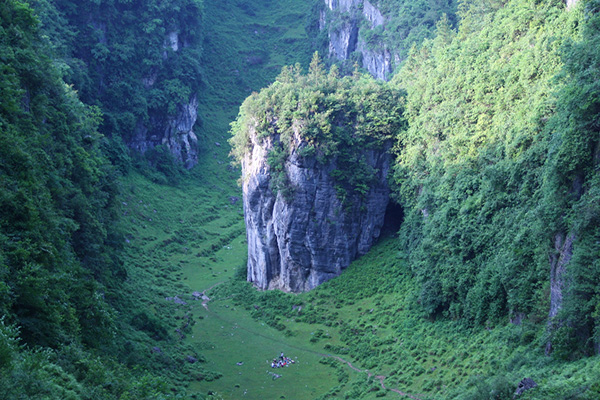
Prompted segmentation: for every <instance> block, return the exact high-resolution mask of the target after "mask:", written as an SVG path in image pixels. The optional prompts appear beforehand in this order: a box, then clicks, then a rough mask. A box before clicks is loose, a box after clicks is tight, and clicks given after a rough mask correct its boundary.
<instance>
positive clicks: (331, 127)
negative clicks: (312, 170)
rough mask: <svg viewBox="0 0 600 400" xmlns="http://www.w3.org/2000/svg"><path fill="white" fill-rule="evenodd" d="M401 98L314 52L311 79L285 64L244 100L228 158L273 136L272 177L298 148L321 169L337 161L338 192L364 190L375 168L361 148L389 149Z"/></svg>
mask: <svg viewBox="0 0 600 400" xmlns="http://www.w3.org/2000/svg"><path fill="white" fill-rule="evenodd" d="M402 96H403V94H402V92H401V91H399V90H396V89H393V88H391V87H389V86H388V85H385V84H383V83H382V82H378V81H376V80H375V79H373V78H372V77H370V76H368V75H366V74H360V73H358V72H356V73H355V74H354V75H352V76H346V77H343V78H340V76H339V73H338V69H337V67H336V66H333V67H331V69H330V70H329V71H327V70H326V68H325V67H324V65H323V64H322V62H321V60H320V58H319V56H318V53H315V55H314V57H313V60H312V62H311V64H310V68H309V71H308V73H307V74H304V73H303V72H302V69H301V68H300V66H299V65H295V66H288V67H284V68H283V69H282V71H281V74H280V75H279V76H278V77H277V79H276V80H275V82H274V83H273V84H271V85H270V86H269V87H267V88H265V89H263V90H261V91H260V92H259V93H253V94H252V95H251V96H250V97H248V98H247V99H246V100H245V101H244V103H243V104H242V106H241V107H240V112H239V115H238V117H237V119H236V120H235V121H234V122H233V123H232V124H231V127H232V129H231V132H232V135H233V137H232V138H231V139H230V143H231V145H232V151H231V155H232V156H233V158H234V159H235V161H237V162H241V161H242V160H243V158H244V156H245V155H246V154H247V152H248V151H249V149H250V146H252V144H251V143H252V141H253V140H255V141H264V140H265V139H266V138H270V139H271V140H273V147H272V148H271V150H270V153H269V155H268V159H269V165H270V167H271V168H272V172H276V173H279V172H280V173H282V174H283V163H284V162H285V161H286V160H287V158H288V157H289V155H290V154H291V152H292V150H297V152H298V154H299V155H300V156H301V157H315V158H316V160H317V161H318V162H320V163H322V164H325V163H327V162H329V161H331V160H334V159H335V160H336V162H337V170H336V171H334V174H333V175H334V178H335V179H336V180H337V181H338V183H339V185H338V186H339V191H338V195H344V194H345V193H346V192H347V191H348V190H351V191H354V192H358V193H364V192H365V191H366V190H368V183H369V181H370V179H371V178H372V176H373V171H369V170H368V169H367V168H365V163H364V161H362V160H361V151H363V150H364V149H365V148H370V147H371V148H372V147H381V146H385V145H389V143H391V140H392V138H394V137H395V135H396V134H397V133H398V132H399V131H400V130H401V129H402V127H403V123H404V120H403V117H402V107H403V97H402ZM294 135H299V137H300V142H298V141H296V142H294ZM294 147H296V148H294ZM274 178H275V180H274V181H275V186H276V187H275V189H284V188H285V183H286V179H285V176H275V177H274Z"/></svg>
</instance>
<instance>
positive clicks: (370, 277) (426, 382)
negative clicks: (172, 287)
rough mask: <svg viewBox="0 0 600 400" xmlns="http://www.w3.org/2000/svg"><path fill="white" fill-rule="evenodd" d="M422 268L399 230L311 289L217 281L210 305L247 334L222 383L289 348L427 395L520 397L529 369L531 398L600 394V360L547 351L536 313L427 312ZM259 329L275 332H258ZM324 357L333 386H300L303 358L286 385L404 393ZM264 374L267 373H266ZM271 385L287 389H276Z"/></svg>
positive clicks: (335, 394)
mask: <svg viewBox="0 0 600 400" xmlns="http://www.w3.org/2000/svg"><path fill="white" fill-rule="evenodd" d="M412 276H413V273H412V271H411V268H410V267H409V264H408V263H407V259H406V254H405V253H404V252H403V251H402V250H401V249H400V247H399V243H398V241H397V239H395V238H391V237H389V238H385V239H383V240H381V241H380V243H379V244H377V245H376V246H375V247H374V248H373V249H372V250H371V252H369V254H367V255H365V256H364V257H362V258H361V259H359V260H357V261H355V262H354V263H353V264H352V265H351V266H350V267H348V269H347V270H346V271H345V272H344V274H342V275H341V276H340V277H338V278H335V279H332V280H331V281H329V282H327V283H325V284H323V285H321V286H319V287H318V288H316V289H315V290H313V291H311V292H310V293H304V294H300V295H293V294H285V293H281V292H257V291H256V290H254V289H253V288H252V286H251V285H250V284H248V283H247V282H244V281H243V280H240V279H238V280H234V281H232V282H231V283H229V284H228V285H221V286H218V287H216V288H214V289H213V290H212V291H210V295H211V297H212V298H213V301H212V302H211V303H210V305H209V306H210V307H211V310H214V311H215V312H218V314H219V316H220V317H222V318H225V321H226V322H223V321H222V322H220V323H218V325H220V326H224V328H223V329H221V331H222V332H223V330H225V332H235V336H236V337H237V338H231V341H232V342H233V343H232V344H231V345H229V346H232V347H231V348H232V349H233V350H232V351H231V352H230V353H227V352H226V353H225V354H226V356H225V358H226V359H227V360H230V361H231V362H230V363H229V364H228V366H227V367H226V368H227V370H230V375H229V376H227V375H228V374H226V373H225V374H224V375H225V376H227V378H225V377H224V378H223V380H222V381H221V380H219V381H217V382H215V384H216V385H220V384H222V383H223V384H225V385H224V388H223V390H224V391H225V390H230V389H231V390H234V389H232V386H233V388H235V387H236V386H235V385H236V384H240V388H242V389H243V388H244V387H245V386H243V385H241V383H242V382H245V379H246V378H242V377H239V376H238V372H239V371H240V370H243V369H241V368H238V367H235V364H234V362H237V361H244V360H246V358H245V357H249V358H248V359H251V360H253V361H252V366H251V367H253V366H256V365H258V366H262V367H263V368H260V369H259V373H262V374H263V375H264V374H265V372H264V370H265V368H264V364H265V360H263V359H261V357H260V356H259V357H252V353H253V352H254V351H255V352H258V353H259V354H260V355H262V356H263V358H265V357H268V356H269V355H270V354H273V355H276V354H278V353H277V352H278V351H281V350H278V349H279V348H282V349H283V350H284V351H285V352H286V354H290V355H296V354H298V355H302V356H303V357H301V358H304V357H307V356H309V355H310V352H317V353H322V354H331V355H338V356H340V357H342V358H343V359H344V360H346V361H350V362H351V363H352V364H353V365H354V366H355V367H357V368H359V369H361V370H364V369H368V370H369V371H370V372H372V373H373V374H375V375H384V376H386V379H385V381H384V382H385V385H386V387H388V388H392V389H399V390H401V391H403V392H405V393H409V394H412V395H416V396H417V397H419V398H421V399H491V398H493V399H506V398H511V397H512V394H513V393H514V390H515V386H516V383H517V382H519V381H520V380H521V379H523V377H531V378H533V379H534V380H535V381H536V382H537V383H538V384H539V388H538V389H536V390H531V391H530V392H526V394H525V395H523V396H522V397H521V398H523V399H552V398H571V397H569V396H572V398H579V399H595V398H597V396H598V395H599V394H600V385H598V379H597V377H598V376H599V374H600V368H599V365H598V363H597V360H596V359H595V358H584V359H582V360H579V361H577V362H565V361H560V360H556V359H553V358H551V357H547V356H545V354H544V350H543V346H541V344H543V340H544V334H545V328H544V326H540V325H535V324H532V323H529V322H527V323H524V324H522V325H512V324H509V325H506V326H504V325H503V326H498V327H495V328H484V327H476V328H471V327H468V326H467V325H466V324H464V323H463V322H462V321H451V320H429V319H426V318H423V314H422V309H421V307H420V306H419V305H418V304H417V303H416V301H415V300H416V299H417V298H418V296H419V287H418V285H417V282H416V281H415V279H414V278H413V277H412ZM241 310H245V313H244V312H242V311H241ZM247 315H251V316H252V317H253V318H254V319H256V321H258V322H262V323H264V324H266V325H268V326H270V327H271V328H263V329H262V330H260V331H259V330H258V329H260V327H259V326H258V325H257V324H254V325H253V324H252V322H249V321H247V318H248V317H247ZM207 318H210V315H209V316H207ZM234 325H237V326H236V328H235V329H240V330H241V329H249V330H250V331H249V332H248V331H246V333H239V334H238V332H239V331H237V330H233V331H232V330H231V328H232V326H234ZM276 331H279V332H280V333H279V334H277V333H276ZM248 333H249V334H248ZM256 333H260V334H262V335H265V336H264V337H255V336H254V335H255V334H256ZM243 340H245V343H244V342H242V341H243ZM282 342H283V343H282ZM227 343H229V342H227ZM249 343H251V344H254V343H259V344H260V346H258V347H257V348H254V347H252V349H253V350H252V351H250V352H248V353H247V352H243V353H241V354H243V356H242V355H241V354H240V353H238V352H239V351H240V349H241V348H243V347H242V346H244V345H247V346H250V344H249ZM288 347H291V349H290V350H288ZM238 358H239V360H238ZM320 362H321V364H322V365H327V366H329V368H330V369H331V371H330V373H331V374H334V375H335V376H336V379H335V380H333V381H330V382H332V383H330V389H329V390H328V391H327V392H326V394H325V393H323V394H322V395H321V396H320V397H319V396H315V395H304V393H305V392H303V391H302V388H301V387H298V388H296V387H297V382H296V380H301V379H304V378H305V376H306V375H305V374H307V373H309V371H306V370H304V369H302V368H300V367H298V368H297V366H294V367H293V368H288V369H284V370H283V371H282V373H283V374H284V377H283V378H281V381H282V384H283V381H285V385H286V386H287V385H290V386H292V387H293V388H296V389H295V390H299V392H296V393H299V394H298V395H297V397H295V398H322V399H325V398H330V399H359V398H360V399H374V398H377V397H387V398H399V396H398V395H397V394H395V393H393V392H390V391H385V390H383V389H381V386H380V383H379V381H378V380H375V379H373V378H370V379H368V376H367V373H366V372H362V373H361V372H356V371H354V370H352V369H350V368H349V367H348V366H346V365H345V364H343V363H341V362H340V361H338V360H336V359H333V358H322V359H321V361H320ZM225 364H226V365H227V362H226V363H225ZM244 372H246V370H244ZM276 372H278V370H276ZM256 375H257V376H256V378H255V379H257V380H258V379H259V378H260V374H256ZM276 383H279V381H276ZM334 383H335V385H334ZM298 386H300V385H298ZM213 387H214V386H213ZM225 388H227V389H225ZM268 390H269V391H270V393H277V394H278V396H277V397H279V392H276V391H275V389H268ZM218 392H219V393H221V390H218ZM225 398H236V397H235V396H231V397H229V396H225ZM286 398H289V397H286Z"/></svg>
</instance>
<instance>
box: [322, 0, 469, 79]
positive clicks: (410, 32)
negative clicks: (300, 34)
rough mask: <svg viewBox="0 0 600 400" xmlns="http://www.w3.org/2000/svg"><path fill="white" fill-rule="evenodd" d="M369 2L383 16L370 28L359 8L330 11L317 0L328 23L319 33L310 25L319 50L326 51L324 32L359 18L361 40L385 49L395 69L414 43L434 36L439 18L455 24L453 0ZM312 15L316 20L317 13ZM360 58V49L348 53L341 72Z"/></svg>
mask: <svg viewBox="0 0 600 400" xmlns="http://www.w3.org/2000/svg"><path fill="white" fill-rule="evenodd" d="M370 3H371V4H372V5H373V6H375V7H376V8H377V10H379V12H381V15H382V16H383V18H384V23H383V25H378V26H376V27H373V24H372V22H371V21H369V20H367V19H366V18H365V17H364V16H363V15H361V12H362V10H358V9H357V10H351V11H340V10H336V11H335V12H332V11H331V10H329V8H328V7H327V6H326V4H325V2H324V1H318V2H317V3H316V4H317V5H316V9H318V10H321V11H324V12H325V14H326V18H325V19H326V21H327V26H326V27H325V29H324V30H323V31H322V32H319V31H318V28H317V27H314V28H313V32H314V36H315V38H316V40H315V42H316V45H317V46H318V48H319V50H320V51H321V52H327V51H328V46H329V40H328V37H327V35H325V33H326V32H328V31H337V30H339V29H340V27H342V26H344V25H345V24H348V23H350V21H358V35H359V38H360V40H361V42H362V43H363V44H364V45H365V46H366V48H367V49H370V50H375V51H381V50H383V49H386V50H388V51H389V52H390V54H391V56H392V64H393V65H394V66H395V71H397V70H398V69H399V67H400V66H401V65H402V63H403V62H404V61H405V60H406V58H407V57H408V55H409V51H410V49H411V48H412V47H413V46H418V45H420V44H421V43H422V42H423V41H424V40H425V39H430V38H432V37H434V36H435V34H436V23H437V22H438V21H439V20H440V19H442V18H445V19H446V20H447V21H449V22H450V23H451V24H452V25H455V24H456V23H457V16H456V12H457V3H459V2H457V1H456V0H413V1H404V0H378V1H371V2H370ZM465 3H466V2H465ZM363 7H364V6H363ZM313 18H315V20H316V19H317V18H318V15H315V16H314V17H313ZM361 57H362V54H361V52H360V49H357V50H355V51H354V52H352V53H351V54H350V56H349V59H348V60H346V61H344V62H339V63H338V64H339V65H340V67H341V70H342V71H344V72H351V71H352V69H353V68H354V64H355V63H358V64H359V65H362V60H361Z"/></svg>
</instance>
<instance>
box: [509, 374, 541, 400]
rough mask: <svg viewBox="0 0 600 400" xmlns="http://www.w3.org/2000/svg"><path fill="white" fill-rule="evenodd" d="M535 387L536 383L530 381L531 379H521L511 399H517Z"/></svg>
mask: <svg viewBox="0 0 600 400" xmlns="http://www.w3.org/2000/svg"><path fill="white" fill-rule="evenodd" d="M535 387H537V383H535V381H534V380H533V379H531V378H525V379H523V380H522V381H521V382H519V386H518V387H517V390H516V391H515V394H514V395H513V399H516V398H517V397H519V396H520V395H522V394H523V393H525V392H526V391H527V390H529V389H533V388H535Z"/></svg>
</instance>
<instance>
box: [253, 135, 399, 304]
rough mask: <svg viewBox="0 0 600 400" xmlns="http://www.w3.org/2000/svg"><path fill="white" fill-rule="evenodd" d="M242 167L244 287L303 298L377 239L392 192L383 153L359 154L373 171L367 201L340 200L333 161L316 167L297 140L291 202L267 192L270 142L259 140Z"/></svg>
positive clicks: (290, 167) (290, 168) (288, 166)
mask: <svg viewBox="0 0 600 400" xmlns="http://www.w3.org/2000/svg"><path fill="white" fill-rule="evenodd" d="M250 140H251V141H252V145H251V146H250V149H249V151H247V152H246V154H245V156H244V158H243V159H242V174H243V178H242V179H243V202H244V215H245V220H246V232H247V239H248V280H249V281H250V282H253V283H254V285H255V286H256V287H258V288H259V289H281V290H284V291H288V292H302V291H307V290H310V289H313V288H314V287H316V286H317V285H319V284H321V283H323V282H325V281H327V280H329V279H331V278H333V277H335V276H338V275H339V274H340V273H341V272H342V270H343V269H344V268H346V267H347V266H348V265H349V264H350V262H352V261H353V260H354V259H355V258H356V257H358V256H360V255H363V254H365V253H366V252H367V251H368V250H369V249H370V247H371V245H372V244H373V241H374V240H375V239H376V238H377V237H378V236H379V233H380V230H381V227H382V226H383V220H384V216H385V210H386V207H387V204H388V201H389V192H390V189H389V187H388V184H387V179H386V178H387V173H388V170H389V168H390V161H391V156H390V155H389V154H388V152H387V150H388V149H387V148H385V149H379V150H373V149H369V150H364V151H363V154H362V155H363V156H364V159H365V162H366V163H367V164H368V165H369V166H371V167H372V168H373V169H375V170H376V171H377V173H376V176H375V178H374V180H373V183H372V184H371V187H370V190H369V191H368V192H367V193H366V195H365V196H364V198H361V196H359V195H356V194H349V195H348V197H347V199H346V202H345V203H342V201H341V200H340V199H339V198H338V196H337V193H336V187H335V186H336V182H335V181H334V179H333V178H332V176H331V173H332V171H334V170H335V169H336V167H337V165H336V160H335V159H334V160H331V161H330V162H328V163H327V164H320V163H319V162H318V161H317V160H316V159H315V158H314V157H307V158H303V157H300V156H299V155H298V152H297V150H298V149H299V148H301V147H302V146H305V145H306V144H305V143H303V142H302V140H301V139H300V135H299V134H298V133H297V132H296V134H295V135H294V139H293V143H292V144H291V149H292V150H291V153H290V154H291V155H290V156H289V157H288V159H287V161H286V163H285V173H286V174H287V177H288V178H289V184H290V187H291V189H292V191H293V194H292V195H291V196H290V197H289V198H288V199H286V198H285V196H284V195H283V194H282V193H281V192H279V193H274V192H273V191H272V189H271V185H270V181H271V171H270V167H269V165H268V163H267V154H268V152H269V150H270V149H271V148H272V146H273V138H272V137H268V138H265V139H257V137H256V134H255V133H254V134H253V133H251V134H250Z"/></svg>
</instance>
